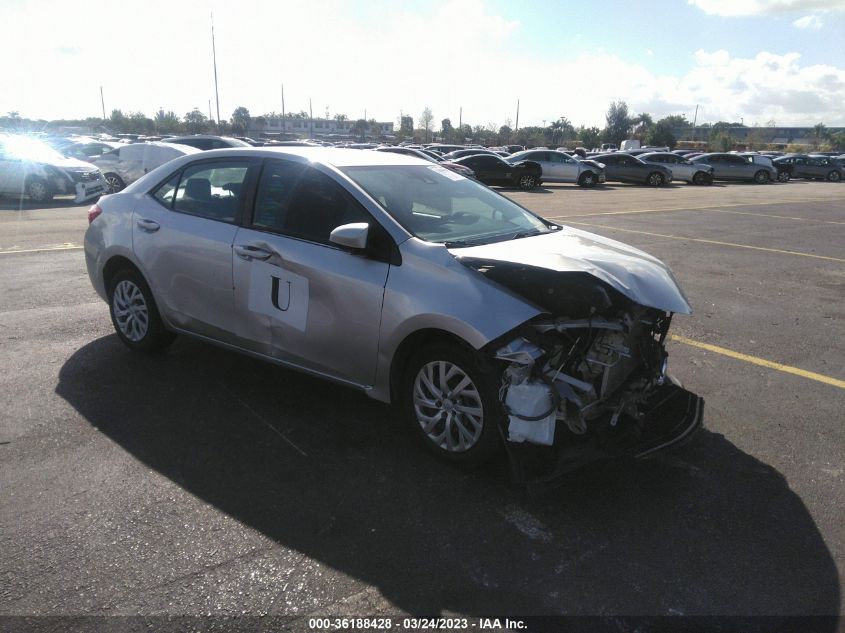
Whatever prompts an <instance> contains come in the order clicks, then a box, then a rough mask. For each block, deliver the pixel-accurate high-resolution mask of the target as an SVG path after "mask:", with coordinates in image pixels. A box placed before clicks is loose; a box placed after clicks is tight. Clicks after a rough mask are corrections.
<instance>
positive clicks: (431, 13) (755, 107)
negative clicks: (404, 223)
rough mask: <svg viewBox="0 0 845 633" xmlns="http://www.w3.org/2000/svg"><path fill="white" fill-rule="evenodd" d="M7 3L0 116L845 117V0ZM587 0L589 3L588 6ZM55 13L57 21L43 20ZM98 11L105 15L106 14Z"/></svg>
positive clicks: (2, 14) (0, 54) (0, 27)
mask: <svg viewBox="0 0 845 633" xmlns="http://www.w3.org/2000/svg"><path fill="white" fill-rule="evenodd" d="M123 6H126V5H123V4H122V3H111V4H104V3H103V2H101V1H100V0H98V1H93V0H77V1H76V2H74V3H61V2H48V1H44V0H2V2H0V60H2V61H0V65H2V66H0V69H1V70H2V75H3V80H4V90H3V91H0V112H7V111H10V110H16V111H19V112H20V113H21V114H22V115H23V116H30V117H43V118H58V117H67V118H72V117H84V116H96V115H98V114H99V112H100V100H99V86H100V85H102V86H103V89H104V92H105V95H106V107H107V109H108V110H110V109H111V108H121V109H123V110H124V111H125V112H128V111H135V110H140V111H142V112H145V113H146V114H148V115H151V114H152V113H153V112H154V111H155V110H156V109H157V108H158V107H164V108H165V109H168V110H174V111H175V112H176V113H177V114H178V115H180V116H182V115H183V114H184V113H185V112H187V111H189V110H190V109H191V108H193V107H199V108H200V109H201V110H202V111H203V112H208V100H209V99H212V100H213V98H214V84H213V72H212V67H211V60H210V37H209V13H210V12H211V11H214V15H215V31H216V34H217V52H218V75H219V80H220V100H221V104H220V109H221V114H222V115H223V116H226V117H228V116H229V115H230V114H231V112H232V111H233V110H234V108H235V107H237V106H240V105H243V106H246V107H247V108H248V109H249V110H250V112H251V113H252V114H253V115H258V114H262V113H265V112H268V111H272V110H275V111H280V110H281V84H282V83H284V84H285V95H286V107H287V109H288V110H300V109H307V108H308V100H309V98H310V99H311V100H312V103H313V108H314V113H315V115H317V114H318V113H319V114H321V115H323V114H324V113H325V111H326V109H328V110H329V114H330V115H333V114H336V113H344V114H347V115H348V116H349V117H351V118H359V117H361V116H363V114H364V111H365V110H366V111H367V116H368V117H375V118H377V119H379V120H381V121H395V120H397V118H398V117H399V114H400V112H402V113H407V114H411V116H413V117H414V118H415V119H417V118H418V117H419V115H420V113H421V112H422V110H423V108H425V107H429V108H431V110H432V111H433V113H434V117H435V121H436V122H437V124H438V125H439V122H440V120H441V119H442V118H445V117H449V118H451V119H452V120H453V123H455V122H456V121H457V119H458V116H459V108H460V107H463V113H464V115H463V116H464V122H469V123H472V124H480V125H485V126H498V125H502V124H503V123H507V122H508V121H509V120H510V123H511V124H513V123H514V119H515V115H516V100H517V99H520V105H521V108H520V126H524V125H531V124H542V122H543V121H546V122H548V121H551V120H554V119H556V118H557V117H559V116H566V117H567V118H569V119H570V120H571V121H572V122H573V123H574V124H576V125H579V124H585V125H596V126H602V125H603V122H604V113H605V111H606V109H607V106H608V104H609V102H610V101H611V100H615V99H622V100H625V101H626V102H627V103H628V104H629V107H630V109H631V110H633V111H635V112H641V111H646V112H649V113H651V114H652V115H653V116H655V118H659V117H661V116H665V115H667V114H685V115H687V116H688V117H690V118H692V116H693V113H694V110H695V106H696V104H697V105H699V106H700V108H699V122H708V121H709V122H714V121H716V120H720V119H730V120H740V119H742V120H743V121H744V122H745V123H746V124H755V123H756V124H759V125H764V124H766V123H768V122H770V121H774V122H775V123H776V124H779V125H813V124H815V123H818V122H820V121H821V122H824V123H826V124H827V125H829V126H834V125H838V126H845V106H843V103H845V56H843V54H842V52H843V49H845V47H843V45H842V41H845V0H801V1H800V2H799V1H798V0H662V1H649V2H631V1H630V0H629V1H627V2H626V1H621V0H602V1H601V2H598V3H589V2H586V3H585V2H584V0H579V1H577V2H576V1H569V0H566V1H564V0H558V1H552V0H523V1H522V2H513V0H509V1H506V0H426V1H425V2H419V1H414V2H410V1H404V0H398V1H396V0H394V1H391V2H388V1H386V0H377V1H373V0H369V1H367V2H353V1H351V0H350V1H345V2H344V1H340V0H311V1H310V2H307V3H304V2H291V1H283V2H262V1H259V0H243V1H241V2H238V3H233V2H230V1H228V0H196V1H194V2H190V3H188V2H172V1H170V2H166V1H164V0H150V1H149V2H146V3H145V4H143V5H136V6H135V8H133V9H132V10H131V11H125V10H124V9H123V8H122V7H123ZM585 7H586V8H588V9H589V10H588V11H585ZM45 16H48V17H47V18H46V19H45ZM92 16H94V18H93V20H92Z"/></svg>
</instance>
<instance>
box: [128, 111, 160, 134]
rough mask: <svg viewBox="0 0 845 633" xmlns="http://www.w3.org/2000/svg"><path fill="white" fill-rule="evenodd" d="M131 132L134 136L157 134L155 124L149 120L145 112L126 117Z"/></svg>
mask: <svg viewBox="0 0 845 633" xmlns="http://www.w3.org/2000/svg"><path fill="white" fill-rule="evenodd" d="M126 119H127V124H128V127H129V131H130V132H132V133H133V134H153V133H154V132H155V123H153V120H152V119H149V118H147V115H146V114H144V113H143V112H130V113H129V116H127V117H126Z"/></svg>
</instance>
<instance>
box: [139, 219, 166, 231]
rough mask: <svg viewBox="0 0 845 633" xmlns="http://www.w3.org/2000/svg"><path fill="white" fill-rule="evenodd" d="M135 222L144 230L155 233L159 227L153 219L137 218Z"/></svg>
mask: <svg viewBox="0 0 845 633" xmlns="http://www.w3.org/2000/svg"><path fill="white" fill-rule="evenodd" d="M135 224H137V225H138V228H139V229H142V230H144V231H146V232H147V233H155V232H156V231H158V230H159V229H160V228H161V225H159V223H158V222H156V221H155V220H144V219H141V220H138V221H137V222H136V223H135Z"/></svg>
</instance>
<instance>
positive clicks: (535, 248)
mask: <svg viewBox="0 0 845 633" xmlns="http://www.w3.org/2000/svg"><path fill="white" fill-rule="evenodd" d="M450 252H451V253H452V255H454V256H455V257H456V258H457V259H458V261H462V260H464V263H469V261H470V260H471V261H490V262H508V263H512V264H519V265H524V266H532V267H535V268H543V269H546V270H551V271H555V272H560V273H566V272H586V273H589V274H591V275H593V276H594V277H596V278H597V279H600V280H601V281H604V282H605V283H607V284H609V285H610V286H611V287H613V288H614V289H616V290H618V291H619V292H621V293H622V294H623V295H625V296H626V297H628V298H629V299H631V300H632V301H634V302H636V303H638V304H640V305H643V306H646V307H650V308H657V309H658V310H664V311H666V312H679V313H681V314H692V308H691V307H690V304H689V301H688V300H687V297H686V295H684V292H683V290H681V288H680V286H679V285H678V282H677V280H676V279H675V276H674V275H673V274H672V271H671V270H669V267H668V266H666V264H664V263H663V262H661V261H660V260H659V259H657V258H655V257H652V256H651V255H649V254H648V253H644V252H643V251H640V250H638V249H636V248H633V247H631V246H628V245H627V244H623V243H622V242H617V241H616V240H611V239H608V238H605V237H601V236H600V235H595V234H594V233H588V232H587V231H581V230H579V229H574V228H571V227H568V226H564V227H562V228H561V229H560V230H558V231H554V232H553V233H544V234H542V235H536V236H532V237H524V238H521V239H516V240H508V241H505V242H496V243H493V244H484V245H481V246H469V247H463V248H453V249H450Z"/></svg>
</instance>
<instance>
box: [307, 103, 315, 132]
mask: <svg viewBox="0 0 845 633" xmlns="http://www.w3.org/2000/svg"><path fill="white" fill-rule="evenodd" d="M308 118H309V120H310V121H311V138H314V111H313V110H312V109H311V98H310V97H309V98H308Z"/></svg>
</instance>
